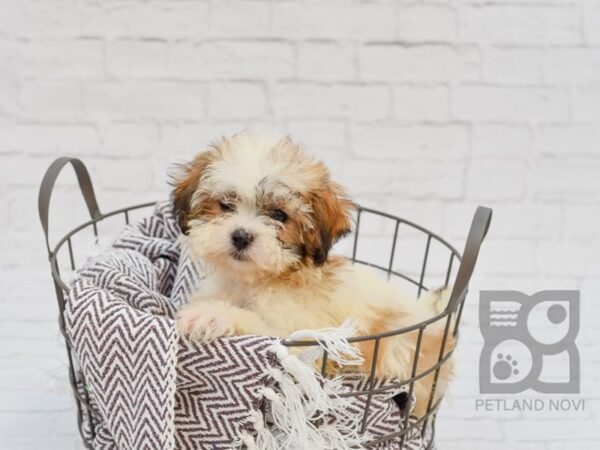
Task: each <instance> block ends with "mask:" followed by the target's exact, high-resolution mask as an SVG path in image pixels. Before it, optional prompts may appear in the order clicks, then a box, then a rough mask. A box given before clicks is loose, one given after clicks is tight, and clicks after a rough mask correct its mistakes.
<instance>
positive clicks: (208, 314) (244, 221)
mask: <svg viewBox="0 0 600 450" xmlns="http://www.w3.org/2000/svg"><path fill="white" fill-rule="evenodd" d="M173 204H174V211H175V214H176V216H177V219H178V221H179V225H180V227H181V230H182V232H183V233H184V235H185V237H186V241H187V245H188V247H189V250H190V252H191V254H192V256H194V257H196V258H199V259H201V260H202V262H203V263H204V264H205V266H206V267H207V270H208V276H207V280H206V283H205V284H204V285H203V288H202V291H201V292H198V293H197V294H195V295H193V296H192V298H190V300H189V303H188V304H187V305H186V306H185V307H184V308H183V309H182V311H181V312H180V316H179V319H178V322H177V328H178V330H179V332H180V333H181V334H182V335H189V336H190V338H191V339H194V340H197V341H208V340H211V339H215V338H218V337H221V336H231V335H244V334H256V335H269V336H280V337H287V336H289V335H290V334H291V333H292V332H293V331H296V330H299V329H318V328H326V327H335V326H339V325H340V324H341V323H342V322H344V320H346V319H348V318H353V319H355V320H357V321H358V332H359V334H360V335H370V334H374V333H381V332H383V331H389V330H393V329H397V328H401V327H405V326H409V325H413V324H415V323H417V322H420V321H422V320H425V319H428V318H430V317H432V316H433V315H434V314H436V312H438V311H437V309H438V308H436V306H435V304H436V301H435V299H431V300H427V299H421V300H420V301H418V302H417V301H415V299H409V298H406V297H405V296H403V295H402V294H401V293H399V292H398V291H397V290H396V289H394V288H393V287H392V286H391V285H390V284H389V283H388V282H387V281H386V280H385V279H384V278H383V277H381V276H380V275H379V274H377V273H376V272H375V271H373V270H371V269H367V268H365V267H362V266H358V265H352V264H351V263H350V261H349V260H347V259H345V258H342V257H339V256H329V250H330V249H331V246H332V245H333V244H334V243H335V242H336V241H337V240H338V239H339V238H340V237H342V236H344V235H345V234H347V233H349V232H350V229H351V215H352V212H353V210H354V204H353V203H352V201H350V199H349V198H348V197H347V195H346V193H345V192H344V190H343V189H342V187H341V186H340V185H338V184H336V183H335V182H333V181H332V180H331V178H330V174H329V171H328V170H327V168H326V167H325V166H324V165H323V164H322V163H321V162H318V161H316V160H314V159H312V158H310V157H308V156H307V155H306V154H304V153H303V152H302V151H301V150H300V148H299V147H298V145H296V144H295V143H293V142H292V141H291V140H290V139H289V138H288V137H284V138H272V137H264V136H256V135H254V134H251V133H249V132H242V133H239V134H237V135H235V136H233V137H231V138H222V139H221V140H219V141H217V142H216V143H215V144H214V145H212V147H211V148H209V149H208V150H206V151H204V152H202V153H200V154H198V155H197V156H196V158H195V159H194V160H193V161H191V162H190V163H189V164H187V165H185V166H184V167H183V173H182V174H181V176H179V177H177V178H176V179H175V181H174V190H173ZM437 303H439V302H437ZM443 325H444V324H443V323H439V324H438V323H434V324H433V325H431V326H429V327H427V329H426V331H425V333H424V336H423V339H422V343H421V351H420V354H419V366H418V372H422V371H424V370H426V369H428V368H429V367H431V366H432V365H433V364H435V363H436V362H437V359H438V356H439V353H440V345H441V339H442V334H443V329H444V327H443ZM416 340H417V332H412V333H405V334H402V335H398V336H396V337H393V338H386V339H383V340H382V341H381V346H380V349H379V357H378V361H377V374H378V376H392V377H398V378H401V379H406V378H408V377H410V371H411V368H412V361H413V357H414V350H415V347H416ZM453 347H454V342H452V341H451V340H450V341H449V342H448V343H447V345H446V348H447V349H451V348H453ZM361 350H362V352H363V355H364V357H365V363H364V367H365V370H369V369H370V367H371V361H372V357H373V343H372V342H369V343H368V345H367V344H362V346H361ZM448 366H449V365H448ZM449 376H450V374H449V369H448V368H445V369H443V370H442V371H441V374H440V380H439V382H438V386H437V392H438V393H442V392H443V390H444V389H445V386H446V383H447V380H448V378H449ZM431 384H432V376H427V377H423V378H422V379H421V380H419V381H418V382H417V383H416V384H415V394H416V396H417V399H418V400H417V407H416V412H417V413H418V414H421V413H423V412H424V409H425V407H426V404H427V401H428V399H429V398H428V395H429V394H428V391H429V389H430V387H431Z"/></svg>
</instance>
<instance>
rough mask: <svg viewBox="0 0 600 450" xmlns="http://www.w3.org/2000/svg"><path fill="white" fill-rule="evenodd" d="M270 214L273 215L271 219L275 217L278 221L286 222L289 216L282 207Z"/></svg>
mask: <svg viewBox="0 0 600 450" xmlns="http://www.w3.org/2000/svg"><path fill="white" fill-rule="evenodd" d="M269 215H270V216H271V219H274V220H276V221H277V222H285V221H286V220H287V218H288V215H287V214H286V213H285V212H283V211H282V210H280V209H276V210H275V211H272V212H271V214H269Z"/></svg>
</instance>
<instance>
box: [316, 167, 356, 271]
mask: <svg viewBox="0 0 600 450" xmlns="http://www.w3.org/2000/svg"><path fill="white" fill-rule="evenodd" d="M325 170H326V169H325ZM306 197H307V199H308V201H309V203H310V205H311V207H312V211H313V222H314V224H313V225H314V226H313V227H311V228H310V229H308V230H307V232H306V235H305V241H306V247H307V251H308V254H309V255H311V256H312V258H313V261H314V263H315V265H317V266H320V265H322V264H323V263H324V262H325V261H326V260H327V255H328V254H329V250H330V249H331V246H332V245H333V244H335V243H336V242H337V241H338V240H339V239H340V238H341V237H343V236H345V235H346V234H348V233H349V232H350V229H351V226H352V223H351V213H352V211H353V210H354V209H355V208H356V207H355V205H354V203H352V201H351V200H349V199H348V197H347V195H346V193H345V192H344V190H343V189H342V187H341V186H340V185H339V184H337V183H335V182H333V181H331V180H330V179H329V174H328V173H327V172H326V174H325V179H324V180H323V184H322V186H321V187H320V188H319V189H317V190H315V191H311V192H308V193H307V194H306Z"/></svg>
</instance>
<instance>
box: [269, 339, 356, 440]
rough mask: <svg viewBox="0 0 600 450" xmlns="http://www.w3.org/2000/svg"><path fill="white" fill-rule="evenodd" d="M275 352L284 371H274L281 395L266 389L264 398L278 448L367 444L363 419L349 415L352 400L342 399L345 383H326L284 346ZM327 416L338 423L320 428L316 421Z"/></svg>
mask: <svg viewBox="0 0 600 450" xmlns="http://www.w3.org/2000/svg"><path fill="white" fill-rule="evenodd" d="M272 350H273V351H274V352H275V354H276V355H277V359H278V360H279V362H280V364H281V366H282V368H283V371H281V370H278V369H272V370H271V375H272V376H273V379H274V380H275V381H276V382H277V383H278V385H279V389H278V390H279V391H280V394H278V393H276V392H275V391H274V390H273V389H271V388H265V389H263V395H264V396H265V398H267V399H268V400H269V401H270V404H271V415H272V418H273V423H274V425H275V428H276V431H274V433H273V434H274V435H275V437H276V439H277V443H278V445H279V447H278V448H285V449H298V450H305V449H310V450H313V449H314V450H347V449H350V448H356V446H359V445H360V443H362V442H364V440H365V437H364V436H361V435H360V433H359V432H358V430H359V427H358V422H359V421H358V419H359V418H358V417H353V416H351V415H350V414H349V413H348V412H347V411H348V406H349V404H350V402H351V399H349V398H340V397H339V394H340V393H341V392H344V387H343V385H342V383H341V379H339V378H336V379H323V378H322V377H321V375H320V374H318V373H316V372H315V371H314V369H313V368H312V367H311V366H309V365H307V364H306V363H303V362H302V361H300V360H299V359H298V358H297V357H295V356H293V355H290V354H289V352H288V350H287V348H286V347H285V346H283V345H282V344H281V343H280V342H276V343H274V344H273V346H272ZM292 378H293V379H292ZM326 415H329V416H332V417H335V418H336V420H335V422H333V423H332V424H322V425H321V426H320V427H318V428H317V427H316V426H315V425H314V421H316V420H319V419H324V418H325V416H326Z"/></svg>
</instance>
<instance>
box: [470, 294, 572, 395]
mask: <svg viewBox="0 0 600 450" xmlns="http://www.w3.org/2000/svg"><path fill="white" fill-rule="evenodd" d="M479 323H480V327H481V333H482V335H483V339H484V345H483V349H482V351H481V356H480V358H479V383H480V385H479V386H480V391H481V393H482V394H516V393H519V392H523V391H525V390H527V389H533V390H535V391H537V392H541V393H556V394H573V393H579V381H580V380H579V351H578V350H577V347H576V346H575V338H576V337H577V333H578V332H579V291H566V290H565V291H540V292H537V293H535V294H533V295H527V294H524V293H522V292H518V291H481V295H480V303H479Z"/></svg>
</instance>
